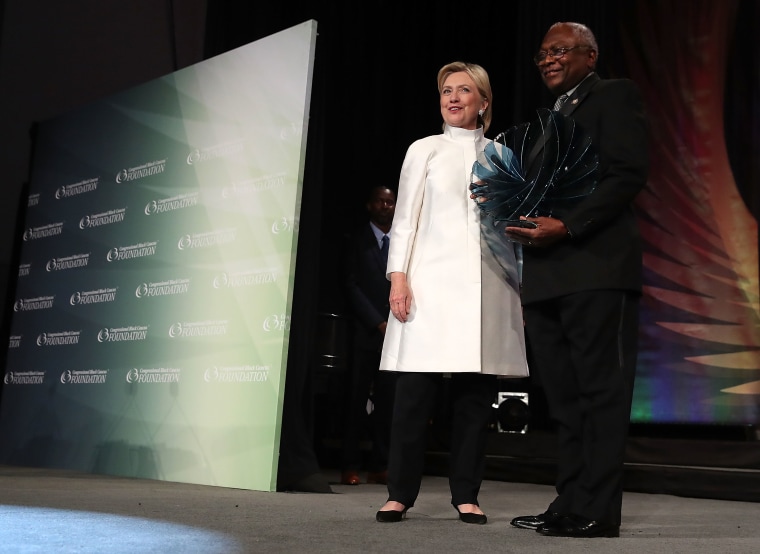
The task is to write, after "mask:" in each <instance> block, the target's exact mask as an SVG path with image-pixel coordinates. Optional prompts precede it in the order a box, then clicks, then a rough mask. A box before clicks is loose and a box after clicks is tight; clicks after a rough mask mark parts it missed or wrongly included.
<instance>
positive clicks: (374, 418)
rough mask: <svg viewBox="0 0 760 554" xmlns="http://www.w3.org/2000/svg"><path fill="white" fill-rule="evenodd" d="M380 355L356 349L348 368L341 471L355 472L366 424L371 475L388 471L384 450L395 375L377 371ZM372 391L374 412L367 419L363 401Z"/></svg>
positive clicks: (359, 467)
mask: <svg viewBox="0 0 760 554" xmlns="http://www.w3.org/2000/svg"><path fill="white" fill-rule="evenodd" d="M379 365H380V353H379V352H378V351H377V350H376V349H375V350H371V349H367V348H361V347H357V348H355V349H354V355H353V360H352V366H351V389H350V392H349V395H348V403H347V405H346V412H345V416H344V419H343V440H342V453H341V469H344V470H350V469H353V470H359V469H361V467H362V465H363V464H362V456H361V449H360V447H359V443H360V441H361V437H362V435H363V434H364V430H365V429H366V427H367V424H369V427H370V430H371V435H370V438H371V440H372V450H371V452H370V458H369V461H368V463H367V470H369V471H371V472H379V471H385V470H386V469H387V468H388V449H389V448H390V447H389V442H390V434H391V419H392V416H393V396H394V392H395V386H396V382H395V381H396V375H397V374H396V373H395V372H392V371H379V370H378V369H377V368H378V366H379ZM370 390H372V391H373V392H372V401H373V404H374V410H373V412H372V415H371V416H368V415H367V400H368V398H369V396H370ZM368 419H369V421H368Z"/></svg>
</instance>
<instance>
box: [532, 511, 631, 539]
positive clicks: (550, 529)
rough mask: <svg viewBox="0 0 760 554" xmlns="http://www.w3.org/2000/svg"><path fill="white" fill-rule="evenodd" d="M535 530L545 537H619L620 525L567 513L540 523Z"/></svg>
mask: <svg viewBox="0 0 760 554" xmlns="http://www.w3.org/2000/svg"><path fill="white" fill-rule="evenodd" d="M536 532H537V533H540V534H542V535H544V536H547V537H577V538H582V539H590V538H594V537H619V536H620V525H618V524H617V523H608V522H603V521H595V520H593V519H588V518H585V517H581V516H576V515H569V516H565V517H562V518H560V519H559V520H557V521H555V522H553V523H546V524H544V525H542V526H541V527H539V528H538V529H536Z"/></svg>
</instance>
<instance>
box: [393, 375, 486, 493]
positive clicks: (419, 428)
mask: <svg viewBox="0 0 760 554" xmlns="http://www.w3.org/2000/svg"><path fill="white" fill-rule="evenodd" d="M442 378H443V375H442V374H440V373H408V372H399V373H398V378H397V381H396V400H395V404H394V410H393V425H392V429H391V450H390V458H389V461H388V500H393V501H396V502H400V503H401V504H403V505H404V506H406V507H407V508H411V507H412V506H414V503H415V501H416V500H417V495H418V494H419V492H420V485H421V483H422V474H423V471H424V465H425V450H426V447H427V431H428V428H429V426H428V424H429V421H430V417H431V415H432V413H433V408H434V406H435V402H436V396H437V392H438V390H439V385H440V380H441V379H442ZM496 392H497V386H496V376H494V375H483V374H480V373H453V374H452V375H451V451H450V463H449V487H450V489H451V503H452V505H453V506H455V507H456V506H459V505H460V504H478V493H479V492H480V485H481V483H482V481H483V472H484V470H485V449H486V439H487V432H488V423H489V421H490V419H491V415H492V409H493V407H492V406H493V403H494V401H495V400H496Z"/></svg>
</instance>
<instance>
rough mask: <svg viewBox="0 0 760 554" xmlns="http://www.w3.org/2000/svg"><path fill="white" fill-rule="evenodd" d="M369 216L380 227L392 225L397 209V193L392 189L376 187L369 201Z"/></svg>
mask: <svg viewBox="0 0 760 554" xmlns="http://www.w3.org/2000/svg"><path fill="white" fill-rule="evenodd" d="M367 211H368V212H369V218H370V220H372V222H373V223H374V224H375V225H377V226H378V227H383V226H386V225H390V224H391V223H392V222H393V213H394V212H395V211H396V195H395V194H393V191H392V190H391V189H387V188H376V189H374V190H373V191H372V196H371V197H370V199H369V201H368V202H367Z"/></svg>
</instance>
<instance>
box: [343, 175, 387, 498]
mask: <svg viewBox="0 0 760 554" xmlns="http://www.w3.org/2000/svg"><path fill="white" fill-rule="evenodd" d="M366 208H367V212H368V214H369V222H367V223H365V224H363V225H361V226H360V227H359V229H357V231H356V233H354V235H353V236H352V237H351V238H350V241H349V247H348V250H347V253H346V255H347V260H346V289H347V290H346V294H347V299H348V305H349V309H350V313H351V315H352V316H353V320H354V334H353V349H352V360H351V380H350V392H349V397H348V403H347V406H346V412H345V416H344V420H343V441H342V459H341V464H342V465H341V467H342V472H341V479H340V480H341V483H342V484H344V485H358V484H359V483H361V478H360V476H359V470H360V469H361V468H362V466H363V463H362V462H363V460H362V454H361V448H360V442H361V438H362V436H363V434H364V430H365V429H366V426H367V423H368V421H367V419H368V417H369V425H370V427H369V428H370V431H371V432H370V438H371V441H372V449H371V451H370V457H369V460H368V462H367V470H368V471H367V483H375V484H381V485H384V484H386V482H387V469H388V441H389V439H390V427H391V416H392V413H393V396H394V388H395V383H396V380H395V374H393V373H390V372H387V371H378V367H379V364H380V351H381V350H382V347H383V339H384V338H385V326H386V324H387V321H388V314H389V313H390V306H389V304H388V296H389V294H390V288H391V283H390V281H389V280H388V279H387V278H386V276H385V269H386V265H387V263H388V245H389V241H390V239H389V236H388V234H389V233H390V230H391V223H392V222H393V214H394V212H395V209H396V193H395V192H393V190H391V189H390V188H388V187H385V186H382V185H378V186H374V187H372V189H371V190H370V193H369V198H368V199H367V203H366ZM370 396H371V398H372V408H373V409H372V413H371V414H369V416H368V413H367V412H368V410H367V408H368V402H369V398H370Z"/></svg>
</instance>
